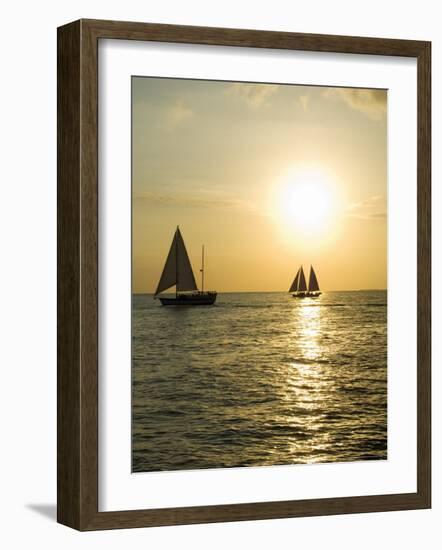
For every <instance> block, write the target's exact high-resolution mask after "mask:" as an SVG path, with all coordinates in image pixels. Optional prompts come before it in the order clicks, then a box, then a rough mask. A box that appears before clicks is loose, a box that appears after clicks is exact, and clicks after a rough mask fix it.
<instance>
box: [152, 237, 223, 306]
mask: <svg viewBox="0 0 442 550" xmlns="http://www.w3.org/2000/svg"><path fill="white" fill-rule="evenodd" d="M200 271H201V290H198V287H197V285H196V281H195V276H194V274H193V270H192V265H191V263H190V260H189V256H188V255H187V250H186V246H185V244H184V240H183V237H182V235H181V232H180V228H179V227H177V228H176V231H175V235H174V237H173V241H172V245H171V247H170V250H169V254H168V255H167V259H166V263H165V264H164V269H163V273H162V274H161V277H160V281H159V283H158V287H157V290H156V292H155V295H154V298H157V297H158V294H159V293H160V292H163V291H164V290H167V289H169V288H171V287H173V286H175V296H174V297H172V296H161V297H160V298H159V299H160V302H161V303H162V304H163V306H210V305H212V304H214V303H215V300H216V296H217V293H216V292H215V291H209V292H205V291H204V246H203V250H202V265H201V270H200Z"/></svg>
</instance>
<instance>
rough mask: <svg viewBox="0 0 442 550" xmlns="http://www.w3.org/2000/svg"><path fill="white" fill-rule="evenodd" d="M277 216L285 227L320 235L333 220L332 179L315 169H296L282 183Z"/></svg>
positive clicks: (278, 192) (277, 199)
mask: <svg viewBox="0 0 442 550" xmlns="http://www.w3.org/2000/svg"><path fill="white" fill-rule="evenodd" d="M276 195H277V197H276V208H275V215H276V217H277V219H278V222H279V223H282V225H283V228H284V229H285V230H289V231H290V232H292V231H296V232H297V233H298V234H300V235H301V234H304V235H310V236H314V235H318V234H320V233H323V232H324V231H325V230H326V229H327V228H328V227H329V226H330V225H331V223H332V221H333V214H334V213H335V203H336V200H335V199H336V198H335V193H334V185H333V181H332V178H331V177H330V176H329V175H328V174H327V173H326V172H324V171H322V170H320V169H315V168H307V169H301V170H296V171H295V172H292V173H291V174H290V175H289V176H288V177H286V178H284V180H283V181H282V182H281V184H280V186H279V189H278V190H277V193H276Z"/></svg>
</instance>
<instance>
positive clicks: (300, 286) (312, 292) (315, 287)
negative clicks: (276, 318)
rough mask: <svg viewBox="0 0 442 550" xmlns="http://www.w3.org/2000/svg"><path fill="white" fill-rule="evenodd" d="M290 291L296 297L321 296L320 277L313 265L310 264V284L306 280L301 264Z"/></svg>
mask: <svg viewBox="0 0 442 550" xmlns="http://www.w3.org/2000/svg"><path fill="white" fill-rule="evenodd" d="M289 292H291V293H292V294H293V297H294V298H316V297H317V296H320V294H321V291H320V290H319V284H318V279H317V277H316V273H315V270H314V269H313V266H310V277H309V279H308V286H307V283H306V281H305V275H304V270H303V268H302V265H301V267H300V268H299V269H298V273H296V276H295V278H294V280H293V283H292V286H291V287H290V288H289Z"/></svg>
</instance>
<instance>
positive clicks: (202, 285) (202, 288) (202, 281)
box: [200, 245, 204, 292]
mask: <svg viewBox="0 0 442 550" xmlns="http://www.w3.org/2000/svg"><path fill="white" fill-rule="evenodd" d="M200 271H201V292H204V245H203V248H202V251H201V269H200Z"/></svg>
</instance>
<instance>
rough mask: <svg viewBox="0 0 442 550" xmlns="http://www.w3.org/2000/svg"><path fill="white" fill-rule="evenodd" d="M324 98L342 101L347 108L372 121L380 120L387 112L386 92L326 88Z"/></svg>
mask: <svg viewBox="0 0 442 550" xmlns="http://www.w3.org/2000/svg"><path fill="white" fill-rule="evenodd" d="M323 96H324V97H328V98H331V99H335V100H338V101H343V102H344V103H345V104H346V105H347V106H348V107H350V108H351V109H354V110H355V111H359V112H361V113H363V114H365V115H366V116H368V117H369V118H371V119H373V120H380V119H381V118H383V117H384V116H385V113H386V112H387V92H386V90H370V89H361V88H328V89H327V90H324V92H323Z"/></svg>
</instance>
